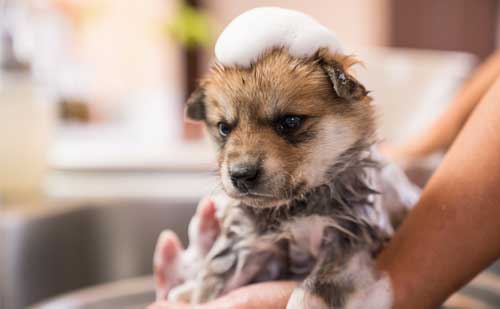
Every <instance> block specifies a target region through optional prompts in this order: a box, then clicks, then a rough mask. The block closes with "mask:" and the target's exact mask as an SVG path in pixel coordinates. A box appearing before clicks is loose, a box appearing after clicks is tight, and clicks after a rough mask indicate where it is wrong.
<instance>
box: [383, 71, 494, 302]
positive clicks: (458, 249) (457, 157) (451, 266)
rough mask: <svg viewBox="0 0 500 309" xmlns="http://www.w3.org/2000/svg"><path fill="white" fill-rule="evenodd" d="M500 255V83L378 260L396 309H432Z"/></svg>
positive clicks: (451, 149) (473, 117)
mask: <svg viewBox="0 0 500 309" xmlns="http://www.w3.org/2000/svg"><path fill="white" fill-rule="evenodd" d="M499 255H500V80H497V81H496V82H495V84H494V85H493V87H492V89H491V90H490V91H489V92H488V93H487V94H486V96H485V97H484V98H483V99H482V100H481V102H480V103H479V105H478V106H477V108H476V109H475V110H474V112H473V113H472V115H471V116H470V117H469V119H468V121H467V123H466V125H465V126H464V128H463V129H462V131H461V132H460V134H459V136H458V137H457V139H456V141H455V142H454V143H453V145H452V146H451V148H450V150H449V151H448V153H447V154H446V156H445V158H444V160H443V162H442V164H441V166H440V167H439V168H438V169H437V171H436V172H435V174H434V175H433V177H432V178H431V180H430V182H429V183H428V185H427V186H426V187H425V189H424V191H423V193H422V197H421V199H420V201H419V203H418V204H417V206H416V207H415V209H414V210H413V211H412V212H411V213H410V214H409V216H408V218H407V219H406V221H405V222H404V223H403V225H402V226H401V228H400V230H398V232H397V233H396V235H395V237H394V238H393V240H392V241H391V242H390V244H389V246H388V247H387V248H386V250H384V251H383V252H382V253H381V255H380V256H379V257H378V260H377V265H378V268H379V269H380V270H382V271H386V272H388V274H389V276H390V278H391V281H392V283H393V288H394V291H395V304H396V306H395V308H433V307H437V306H438V305H439V304H441V303H442V302H443V301H444V300H445V299H446V298H447V297H448V296H449V295H450V294H451V293H453V292H454V291H456V290H457V289H458V288H459V287H460V286H462V285H463V284H465V283H466V282H467V281H468V280H470V279H471V278H472V277H473V276H474V275H475V274H477V273H478V272H479V271H481V270H482V269H483V268H484V267H486V266H487V265H488V264H490V263H492V262H493V261H494V260H495V259H496V258H498V257H499Z"/></svg>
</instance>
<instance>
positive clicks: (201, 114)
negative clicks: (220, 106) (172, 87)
mask: <svg viewBox="0 0 500 309" xmlns="http://www.w3.org/2000/svg"><path fill="white" fill-rule="evenodd" d="M186 117H187V118H188V119H190V120H194V121H203V120H205V119H206V109H205V90H204V89H203V88H202V87H199V88H197V89H196V90H195V91H194V92H193V93H192V94H191V96H190V97H189V99H188V101H187V106H186Z"/></svg>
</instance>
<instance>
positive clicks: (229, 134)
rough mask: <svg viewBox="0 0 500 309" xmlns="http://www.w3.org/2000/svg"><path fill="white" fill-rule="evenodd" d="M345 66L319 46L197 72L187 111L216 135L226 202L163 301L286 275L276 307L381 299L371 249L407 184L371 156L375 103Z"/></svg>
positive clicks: (386, 231) (404, 204) (399, 215)
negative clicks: (302, 53) (306, 52)
mask: <svg viewBox="0 0 500 309" xmlns="http://www.w3.org/2000/svg"><path fill="white" fill-rule="evenodd" d="M355 63H356V60H355V59H354V58H352V57H349V56H344V55H339V54H334V53H331V52H330V51H329V50H327V49H319V50H318V51H317V52H316V53H315V54H314V55H312V56H310V57H306V58H297V57H294V56H291V55H290V54H289V53H288V51H287V50H286V49H285V48H273V49H271V50H268V51H266V52H265V53H263V54H262V55H261V56H260V57H259V58H258V59H257V61H255V63H253V64H252V65H251V66H250V67H248V68H241V67H237V66H233V67H228V66H222V65H220V64H215V65H214V66H213V68H212V69H211V70H210V72H209V74H208V76H207V77H206V78H204V79H203V80H202V81H201V83H200V87H199V88H198V89H197V90H196V91H195V92H194V93H193V95H192V96H191V97H190V99H189V100H188V103H187V109H186V115H187V117H189V118H190V119H192V120H196V121H203V122H205V124H206V127H207V130H208V132H209V134H210V136H211V137H212V138H213V140H214V141H215V143H216V144H217V146H218V165H219V171H220V179H221V182H222V186H223V188H224V191H225V193H226V194H227V196H229V197H230V199H229V202H228V203H226V205H224V206H225V207H221V208H220V209H219V211H220V217H219V219H220V222H221V224H220V232H219V234H218V236H217V237H211V239H212V240H210V241H209V245H208V247H210V249H209V250H204V252H206V254H205V253H204V254H198V255H196V254H195V255H193V254H189V257H187V259H188V260H189V261H188V262H186V261H184V263H182V264H178V265H177V266H178V267H182V265H184V267H186V271H184V270H183V271H177V272H176V274H179V275H177V277H176V278H175V280H173V281H174V282H177V283H181V282H184V284H183V285H180V286H178V287H176V288H174V289H173V290H171V291H170V293H169V297H170V298H171V299H182V300H184V301H190V302H191V303H202V302H206V301H209V300H211V299H213V298H216V297H218V296H220V295H222V294H224V293H227V292H228V291H230V290H233V289H235V288H238V287H241V286H243V285H246V284H250V283H255V282H261V281H268V280H281V279H295V280H301V282H302V283H301V284H300V286H299V287H298V288H296V290H295V291H294V292H293V294H292V296H291V298H290V300H289V304H288V307H287V308H357V307H356V306H361V307H363V304H364V301H366V298H369V299H371V301H372V304H373V305H374V306H376V307H377V308H383V307H389V306H390V302H391V300H390V297H391V295H390V286H389V283H388V281H387V279H384V278H383V277H382V276H381V274H377V273H376V272H375V270H374V267H373V258H374V257H375V256H376V255H377V253H378V252H379V251H380V249H381V248H382V247H383V246H384V244H385V242H386V241H387V240H388V239H389V238H390V237H391V235H392V233H393V230H394V228H395V227H397V225H398V224H399V223H400V222H401V221H402V219H403V218H404V215H405V214H406V212H407V211H408V209H409V208H410V207H411V206H412V205H413V203H414V202H415V201H416V199H417V197H418V190H417V189H416V188H415V187H414V186H413V185H412V184H411V183H409V182H408V180H407V179H406V178H405V176H404V174H403V173H402V172H401V171H400V170H399V169H397V168H396V167H395V166H392V165H390V164H387V163H384V162H382V161H381V158H380V157H378V156H377V154H376V151H375V148H374V144H375V142H376V134H375V131H376V126H375V117H374V108H373V106H372V104H371V98H370V96H369V95H368V91H367V90H366V88H365V87H364V86H363V85H362V84H361V83H360V82H359V81H358V80H356V79H355V77H354V76H353V75H352V74H351V72H350V70H349V69H350V67H351V66H352V65H353V64H355ZM405 192H406V193H407V192H410V194H409V195H405ZM194 224H196V223H194ZM190 232H191V227H190ZM191 238H196V237H194V236H192V237H191ZM203 246H204V247H207V244H204V245H203ZM188 251H189V250H188ZM188 268H189V271H187V269H188Z"/></svg>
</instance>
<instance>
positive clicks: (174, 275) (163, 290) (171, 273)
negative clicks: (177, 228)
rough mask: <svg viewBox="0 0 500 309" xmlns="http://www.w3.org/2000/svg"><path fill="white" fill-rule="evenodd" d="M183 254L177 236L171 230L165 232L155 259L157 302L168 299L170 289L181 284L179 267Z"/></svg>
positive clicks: (156, 250) (157, 246)
mask: <svg viewBox="0 0 500 309" xmlns="http://www.w3.org/2000/svg"><path fill="white" fill-rule="evenodd" d="M181 253H182V245H181V242H180V240H179V238H178V237H177V235H175V233H173V232H172V231H169V230H167V231H163V232H162V233H161V234H160V237H159V239H158V242H157V243H156V248H155V253H154V258H153V268H154V277H155V284H156V299H157V300H162V299H166V297H167V295H168V292H169V291H170V289H171V288H172V287H174V286H175V285H177V284H178V283H179V281H180V278H179V276H178V267H177V266H178V263H179V256H180V254H181Z"/></svg>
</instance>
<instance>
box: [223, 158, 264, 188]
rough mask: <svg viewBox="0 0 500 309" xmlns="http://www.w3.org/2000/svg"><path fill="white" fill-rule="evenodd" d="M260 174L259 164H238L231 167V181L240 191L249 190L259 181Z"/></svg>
mask: <svg viewBox="0 0 500 309" xmlns="http://www.w3.org/2000/svg"><path fill="white" fill-rule="evenodd" d="M259 174H260V167H259V165H258V164H237V165H234V166H232V167H231V168H230V169H229V176H230V177H231V182H232V183H233V185H234V186H235V187H236V188H237V189H238V190H239V191H240V192H244V193H246V192H248V190H249V189H250V188H252V187H253V186H254V185H255V183H256V182H257V178H258V177H259Z"/></svg>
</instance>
